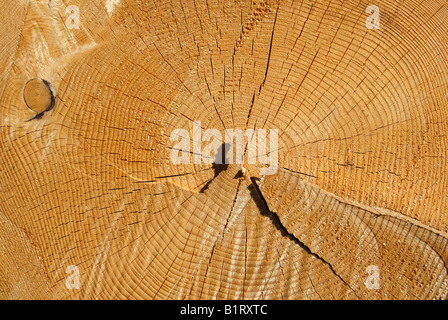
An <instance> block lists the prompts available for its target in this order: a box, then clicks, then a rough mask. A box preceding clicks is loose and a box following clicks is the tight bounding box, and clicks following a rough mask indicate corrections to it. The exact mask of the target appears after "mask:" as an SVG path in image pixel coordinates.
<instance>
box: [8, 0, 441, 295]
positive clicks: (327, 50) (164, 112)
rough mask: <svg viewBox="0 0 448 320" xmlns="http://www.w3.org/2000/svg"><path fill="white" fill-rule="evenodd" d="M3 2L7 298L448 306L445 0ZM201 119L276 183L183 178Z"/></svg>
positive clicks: (197, 169)
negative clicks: (249, 141)
mask: <svg viewBox="0 0 448 320" xmlns="http://www.w3.org/2000/svg"><path fill="white" fill-rule="evenodd" d="M0 5H1V6H0V8H1V9H0V18H1V21H2V24H1V26H0V35H1V38H0V39H1V40H0V41H1V46H0V55H1V57H2V59H1V64H0V68H1V72H0V77H1V82H0V94H1V95H0V148H1V150H2V152H1V154H0V157H1V159H0V190H1V192H0V297H1V298H2V299H445V298H447V297H448V273H447V272H448V268H447V265H448V214H447V212H448V201H447V200H448V193H447V190H448V163H447V150H448V148H447V146H448V134H447V133H448V108H447V107H448V23H447V21H448V3H447V2H446V1H442V0H425V1H413V0H409V1H384V0H378V1H375V3H373V2H370V1H323V0H322V1H321V0H318V1H299V0H297V1H295V0H289V1H277V0H253V1H243V0H241V1H233V0H232V1H230V0H229V1H222V0H219V1H218V0H175V1H171V0H170V1H164V0H163V1H139V0H135V1H131V0H127V1H125V0H93V1H91V0H89V1H87V0H77V1H70V3H67V2H66V1H62V0H45V1H44V0H36V1H28V0H17V1H9V0H1V1H0ZM69 5H75V6H76V7H77V8H79V28H76V27H74V25H75V24H76V23H77V21H76V19H73V14H76V12H75V11H73V10H70V9H73V7H72V8H69V10H67V7H68V6H69ZM369 5H376V6H377V7H378V8H379V10H380V28H379V29H375V28H373V29H371V28H368V27H367V25H366V22H367V19H368V17H369V14H370V13H368V12H366V8H367V7H368V6H369ZM30 79H43V80H45V81H47V82H48V83H49V84H51V88H52V89H53V90H54V92H53V91H51V92H49V91H45V90H44V89H45V88H43V87H40V89H39V90H38V91H37V93H39V94H41V95H40V97H44V98H46V99H47V100H45V99H44V100H45V101H42V100H39V101H36V100H35V97H37V96H36V95H33V94H31V95H30V96H29V98H28V95H27V94H24V88H25V85H26V83H27V82H28V81H29V80H30ZM25 93H26V89H25ZM49 93H51V94H54V96H55V97H54V102H55V103H54V106H53V107H52V108H51V109H50V110H47V108H46V105H47V102H48V94H49ZM42 94H43V95H42ZM33 97H34V98H33ZM24 98H26V103H25V100H24ZM50 98H51V96H50ZM29 99H30V101H28V100H29ZM27 104H28V106H27ZM32 105H34V106H37V107H32ZM30 108H31V109H30ZM36 108H37V109H36ZM36 112H37V113H42V114H41V115H40V116H39V117H35V116H36ZM193 121H200V123H201V127H202V129H203V130H206V129H212V128H215V129H217V130H220V131H221V132H223V131H224V130H225V129H241V130H246V129H267V130H273V129H276V130H278V133H279V137H278V155H279V159H278V166H279V168H278V171H277V173H276V174H273V175H261V174H260V173H259V169H260V168H262V167H265V165H261V164H249V162H248V159H247V157H245V159H244V163H243V164H228V165H221V166H220V165H217V164H204V163H201V164H180V165H175V164H173V162H172V160H171V158H170V152H171V149H172V147H173V141H171V140H170V135H171V133H172V132H173V131H174V130H176V129H185V130H187V131H188V132H191V130H192V126H193ZM73 266H74V267H75V269H76V270H79V277H77V278H76V279H77V280H78V281H79V287H78V286H77V285H76V281H75V280H74V278H73V276H76V275H77V274H76V272H75V273H72V271H71V270H73ZM372 266H373V268H374V270H377V271H378V272H379V273H375V276H376V277H377V278H375V279H377V280H378V283H377V284H378V285H379V287H374V288H372V286H371V284H372V282H369V281H371V280H372V274H371V273H369V272H370V271H369V270H372ZM72 280H73V281H72ZM71 281H72V282H71Z"/></svg>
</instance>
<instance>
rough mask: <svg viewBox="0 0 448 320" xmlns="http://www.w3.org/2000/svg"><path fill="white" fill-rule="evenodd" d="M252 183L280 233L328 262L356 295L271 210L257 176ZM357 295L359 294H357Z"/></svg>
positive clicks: (261, 206)
mask: <svg viewBox="0 0 448 320" xmlns="http://www.w3.org/2000/svg"><path fill="white" fill-rule="evenodd" d="M250 180H251V182H252V184H251V187H252V188H251V193H255V194H256V197H254V199H256V200H258V201H255V202H256V203H257V206H258V207H259V209H260V212H261V214H262V215H264V216H267V217H268V218H269V219H271V221H272V223H273V224H274V226H275V227H276V228H277V230H279V231H280V233H281V234H282V236H284V237H287V238H288V239H290V240H291V241H293V242H294V243H296V244H297V245H299V246H300V247H301V248H302V249H304V250H305V251H306V252H307V253H308V254H310V255H312V256H313V257H315V258H316V259H318V260H320V261H322V262H323V263H324V264H326V265H327V266H328V267H329V268H330V270H331V272H333V274H334V275H335V276H336V277H338V278H339V280H341V281H342V282H343V283H344V284H345V285H347V286H348V287H349V288H350V289H351V290H352V291H353V292H354V293H355V295H356V292H355V290H353V288H352V287H351V286H350V284H348V283H347V282H346V281H345V280H344V279H343V278H342V277H341V276H340V275H339V274H338V273H337V272H336V271H335V270H334V268H333V266H332V265H331V263H329V262H328V261H326V260H325V259H324V258H322V257H321V256H320V255H319V254H317V253H315V252H313V251H311V249H310V248H309V247H308V246H307V245H306V244H305V243H303V242H302V241H300V240H299V239H298V238H296V236H294V235H293V234H292V233H290V232H289V231H288V230H287V229H286V228H285V226H284V225H283V224H282V222H281V220H280V218H279V216H278V215H277V213H275V212H273V211H271V210H269V206H268V203H267V202H266V199H265V198H264V197H263V194H262V193H261V191H260V188H259V187H258V184H257V182H256V180H257V179H256V178H253V177H251V178H250ZM356 296H357V295H356Z"/></svg>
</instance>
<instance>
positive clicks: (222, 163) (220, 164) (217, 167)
mask: <svg viewBox="0 0 448 320" xmlns="http://www.w3.org/2000/svg"><path fill="white" fill-rule="evenodd" d="M229 148H230V145H229V144H228V143H223V144H222V145H221V146H220V147H219V148H218V152H217V153H216V155H215V162H214V163H213V170H214V171H215V175H214V177H213V178H212V179H211V180H210V181H208V182H207V183H206V184H205V186H203V187H202V189H201V190H200V191H199V192H201V193H203V192H204V191H205V190H207V189H208V186H209V185H210V183H212V181H213V180H214V179H215V178H216V177H217V176H218V175H219V174H220V173H221V172H222V171H225V170H226V169H227V168H228V167H229V165H228V163H229V161H228V159H227V158H226V155H227V152H226V151H228V150H229Z"/></svg>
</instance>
